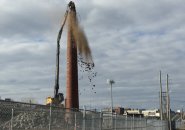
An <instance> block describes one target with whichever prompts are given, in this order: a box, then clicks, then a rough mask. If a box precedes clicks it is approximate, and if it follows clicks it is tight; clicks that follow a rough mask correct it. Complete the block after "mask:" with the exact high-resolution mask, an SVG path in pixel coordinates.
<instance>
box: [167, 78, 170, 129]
mask: <svg viewBox="0 0 185 130" xmlns="http://www.w3.org/2000/svg"><path fill="white" fill-rule="evenodd" d="M168 80H169V76H168V74H167V81H166V93H167V94H166V96H167V97H166V98H167V105H166V114H167V115H166V116H167V120H168V126H169V130H171V109H170V96H169V84H168V83H169V82H168Z"/></svg>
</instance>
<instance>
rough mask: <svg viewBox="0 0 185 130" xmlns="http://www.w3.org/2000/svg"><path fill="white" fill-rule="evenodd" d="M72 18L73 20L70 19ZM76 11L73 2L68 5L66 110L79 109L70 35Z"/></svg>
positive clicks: (76, 72) (75, 69)
mask: <svg viewBox="0 0 185 130" xmlns="http://www.w3.org/2000/svg"><path fill="white" fill-rule="evenodd" d="M72 17H73V19H72ZM75 18H76V9H75V4H74V3H73V2H70V3H69V12H68V34H67V35H68V36H67V82H66V83H67V84H66V99H65V107H66V108H77V109H78V108H79V97H78V64H77V44H76V43H75V40H74V36H73V33H72V22H74V21H73V20H76V19H75Z"/></svg>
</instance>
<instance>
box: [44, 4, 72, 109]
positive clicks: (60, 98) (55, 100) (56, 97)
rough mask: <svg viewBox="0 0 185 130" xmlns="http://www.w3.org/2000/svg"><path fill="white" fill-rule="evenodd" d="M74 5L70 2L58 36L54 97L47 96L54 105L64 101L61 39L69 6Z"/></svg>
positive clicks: (48, 100)
mask: <svg viewBox="0 0 185 130" xmlns="http://www.w3.org/2000/svg"><path fill="white" fill-rule="evenodd" d="M71 6H73V3H71V2H70V3H69V4H68V7H67V10H66V13H65V15H64V21H63V23H62V26H61V28H60V30H59V33H58V37H57V52H56V72H55V86H54V97H50V96H49V97H47V98H46V105H52V106H62V105H61V103H62V102H63V101H64V94H63V93H59V92H58V91H59V63H60V39H61V35H62V31H63V27H64V25H65V23H66V20H67V15H68V10H69V8H70V7H71Z"/></svg>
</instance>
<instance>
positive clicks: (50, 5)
mask: <svg viewBox="0 0 185 130" xmlns="http://www.w3.org/2000/svg"><path fill="white" fill-rule="evenodd" d="M68 2H69V0H32V1H28V0H14V1H12V0H0V96H1V98H3V99H4V98H7V97H10V98H13V99H14V100H16V101H20V100H22V99H23V98H34V99H35V100H37V101H38V102H39V103H44V102H45V98H46V97H47V96H53V91H54V90H53V87H54V78H55V55H56V37H57V33H58V30H59V28H60V25H61V22H62V19H63V16H64V12H65V10H66V6H67V3H68ZM74 2H75V4H76V8H77V16H78V19H79V22H80V24H81V25H82V27H83V29H84V31H85V32H86V35H87V37H88V40H89V44H90V47H91V50H92V55H93V59H94V62H95V68H94V72H97V76H96V78H94V79H93V80H92V82H91V83H90V82H89V80H88V78H87V77H88V75H89V74H88V73H82V72H79V94H80V106H83V105H86V106H88V107H91V108H95V107H110V87H109V85H108V84H107V83H106V81H107V79H113V80H114V81H115V82H116V83H115V84H114V85H113V99H114V106H122V107H132V108H158V107H159V105H158V104H159V98H158V97H159V71H160V70H161V71H162V82H163V87H164V91H165V86H166V74H169V85H170V86H169V87H170V96H171V107H172V108H173V109H178V108H181V107H183V104H184V103H185V100H184V99H185V95H184V92H185V87H184V84H185V80H184V78H185V67H184V66H185V60H184V55H185V50H184V49H185V43H184V42H185V36H184V35H185V22H184V21H185V14H184V12H185V1H184V0H158V1H156V0H147V1H146V0H116V1H115V0H109V1H107V0H91V1H87V0H74ZM60 68H61V69H60V92H63V93H64V95H65V86H66V85H65V83H66V78H65V76H66V29H65V30H64V33H63V35H62V39H61V64H60ZM79 70H80V69H79ZM94 84H95V85H96V87H95V88H93V89H92V86H93V85H94ZM95 92H96V93H95ZM184 107H185V106H184Z"/></svg>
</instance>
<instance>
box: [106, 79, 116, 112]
mask: <svg viewBox="0 0 185 130" xmlns="http://www.w3.org/2000/svg"><path fill="white" fill-rule="evenodd" d="M107 83H108V84H109V85H110V88H111V114H113V112H112V111H113V97H112V84H114V83H115V81H114V80H111V79H107Z"/></svg>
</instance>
